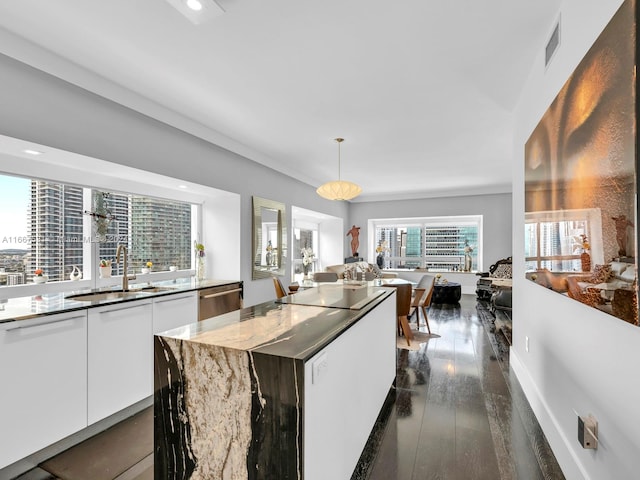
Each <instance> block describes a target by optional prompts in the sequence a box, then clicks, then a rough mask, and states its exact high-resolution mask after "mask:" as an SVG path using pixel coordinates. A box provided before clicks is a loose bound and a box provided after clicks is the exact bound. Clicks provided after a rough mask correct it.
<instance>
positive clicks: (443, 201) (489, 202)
mask: <svg viewBox="0 0 640 480" xmlns="http://www.w3.org/2000/svg"><path fill="white" fill-rule="evenodd" d="M452 215H482V216H483V233H482V245H483V252H482V269H483V270H485V271H486V270H488V269H489V266H490V265H491V264H492V263H495V262H496V261H497V260H500V259H501V258H505V257H509V256H511V216H512V215H511V194H510V193H502V194H493V195H473V196H458V197H446V198H423V199H416V200H397V201H385V202H368V203H353V204H352V205H351V210H350V218H349V222H348V224H347V228H350V227H351V225H353V224H355V225H357V226H359V227H360V248H359V253H360V256H361V257H363V258H365V259H367V260H368V261H370V262H374V261H375V252H374V251H372V248H373V246H372V245H369V244H368V238H369V231H368V220H369V219H377V218H398V217H401V218H404V217H432V216H433V217H435V216H452ZM345 234H346V231H345ZM350 242H351V237H347V238H346V239H345V241H344V251H345V256H347V255H350V254H351V246H350Z"/></svg>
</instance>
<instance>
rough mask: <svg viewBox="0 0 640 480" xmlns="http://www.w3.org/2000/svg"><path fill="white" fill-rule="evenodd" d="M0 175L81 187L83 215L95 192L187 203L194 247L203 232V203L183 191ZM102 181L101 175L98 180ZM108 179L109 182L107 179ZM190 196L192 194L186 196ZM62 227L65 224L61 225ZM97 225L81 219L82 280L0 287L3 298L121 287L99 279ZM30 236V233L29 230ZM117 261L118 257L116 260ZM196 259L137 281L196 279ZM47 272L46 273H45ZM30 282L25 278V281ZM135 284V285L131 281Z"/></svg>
mask: <svg viewBox="0 0 640 480" xmlns="http://www.w3.org/2000/svg"><path fill="white" fill-rule="evenodd" d="M0 175H2V176H10V177H19V178H22V179H25V180H27V181H41V182H47V183H51V184H60V185H66V186H70V187H77V188H82V197H83V205H82V210H83V212H87V211H91V210H92V198H93V192H94V191H108V192H109V193H113V194H119V195H133V196H142V197H146V198H152V199H158V200H162V201H176V202H183V203H188V204H190V205H191V240H190V243H191V244H193V241H194V240H198V237H199V235H200V232H201V231H202V218H203V214H202V211H203V204H202V203H197V202H194V201H193V199H191V198H180V197H182V196H181V195H180V192H178V191H176V192H175V193H176V195H167V196H165V197H160V196H158V195H150V194H149V191H148V190H150V189H152V185H151V184H143V183H137V182H129V183H130V184H131V185H134V186H135V185H139V186H141V187H142V188H139V189H135V188H132V190H135V191H126V192H125V191H122V190H119V189H114V188H112V187H111V186H108V185H105V184H103V185H99V184H98V182H96V184H94V185H82V184H79V183H78V182H77V181H69V180H66V179H65V178H63V177H64V175H61V176H57V175H55V177H56V178H44V177H41V176H34V175H32V174H29V173H25V172H22V171H20V169H18V170H17V171H16V170H14V171H0ZM100 178H102V177H101V176H100V175H98V179H100ZM104 180H106V179H104ZM112 182H113V179H111V180H110V181H108V183H112ZM167 192H169V193H170V192H171V191H170V190H164V192H163V193H167ZM185 196H186V197H189V195H185ZM61 225H62V224H61ZM94 233H95V232H94V226H93V222H92V217H91V216H90V215H84V214H83V216H82V237H83V242H82V244H83V251H82V265H78V267H79V268H80V270H81V271H82V278H81V279H80V280H71V279H67V278H63V279H62V280H57V281H48V282H46V283H39V284H35V283H24V284H18V285H6V286H1V287H0V299H10V298H19V297H29V296H38V295H44V294H49V293H58V292H68V291H70V290H71V291H76V290H80V289H98V288H105V287H114V286H118V285H121V283H122V275H113V276H112V277H110V278H100V275H99V267H98V266H99V262H100V243H99V242H96V241H93V240H94V239H93V236H94ZM27 234H29V231H27ZM87 237H91V239H92V241H85V239H86V238H87ZM113 260H114V261H115V258H114V259H113ZM194 260H195V259H194V256H193V255H190V259H189V265H190V268H188V269H183V270H177V271H173V272H172V271H157V272H150V273H149V274H145V275H144V280H142V279H141V278H139V279H137V280H138V281H161V280H170V279H175V278H180V277H185V276H194V275H195V265H194ZM45 273H46V272H45ZM129 275H130V276H133V275H135V273H134V272H132V271H131V269H129ZM26 280H27V279H26V278H25V281H26ZM132 283H135V282H132Z"/></svg>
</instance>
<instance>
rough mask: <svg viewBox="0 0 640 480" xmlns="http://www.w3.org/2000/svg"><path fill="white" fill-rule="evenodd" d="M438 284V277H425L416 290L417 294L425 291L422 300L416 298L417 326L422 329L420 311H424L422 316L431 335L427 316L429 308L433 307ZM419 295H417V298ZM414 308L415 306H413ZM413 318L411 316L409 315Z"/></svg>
mask: <svg viewBox="0 0 640 480" xmlns="http://www.w3.org/2000/svg"><path fill="white" fill-rule="evenodd" d="M435 284H436V277H434V276H433V275H423V276H422V278H421V279H420V281H419V282H418V286H417V288H416V292H417V291H418V290H423V294H422V296H421V298H420V299H419V300H418V301H416V298H415V297H414V303H416V305H415V307H416V308H415V313H416V325H417V326H418V328H420V311H422V316H423V317H424V323H425V324H426V326H427V331H428V332H429V333H431V326H430V325H429V317H428V316H427V308H429V307H430V306H431V297H432V296H433V289H434V287H435ZM417 296H418V294H417V293H416V297H417ZM412 306H414V305H412ZM412 313H413V312H412ZM409 317H411V315H409Z"/></svg>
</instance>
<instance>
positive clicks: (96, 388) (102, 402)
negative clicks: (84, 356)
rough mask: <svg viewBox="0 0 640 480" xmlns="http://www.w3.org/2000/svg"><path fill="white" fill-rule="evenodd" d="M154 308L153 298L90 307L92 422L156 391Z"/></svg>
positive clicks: (89, 375)
mask: <svg viewBox="0 0 640 480" xmlns="http://www.w3.org/2000/svg"><path fill="white" fill-rule="evenodd" d="M152 312H153V309H152V301H151V299H149V300H141V301H136V302H124V303H120V304H117V305H110V306H105V307H99V308H92V309H90V310H89V315H88V337H87V338H88V417H87V418H88V424H89V425H91V424H92V423H95V422H96V421H98V420H101V419H103V418H105V417H108V416H109V415H112V414H113V413H116V412H117V411H119V410H122V409H123V408H125V407H128V406H130V405H132V404H134V403H136V402H138V401H140V400H142V399H144V398H146V397H148V396H150V395H151V394H152V393H153V316H152Z"/></svg>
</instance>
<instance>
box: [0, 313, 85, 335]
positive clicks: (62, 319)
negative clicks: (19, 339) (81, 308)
mask: <svg viewBox="0 0 640 480" xmlns="http://www.w3.org/2000/svg"><path fill="white" fill-rule="evenodd" d="M78 318H85V315H76V316H75V317H65V318H59V319H57V320H48V321H47V320H43V321H41V322H38V323H29V324H28V325H25V324H22V325H16V326H15V327H11V328H7V329H5V331H7V332H12V331H14V330H21V329H27V328H33V327H42V326H43V325H54V324H56V323H61V322H67V321H70V320H77V319H78ZM24 321H25V320H19V321H16V323H21V322H24Z"/></svg>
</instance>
